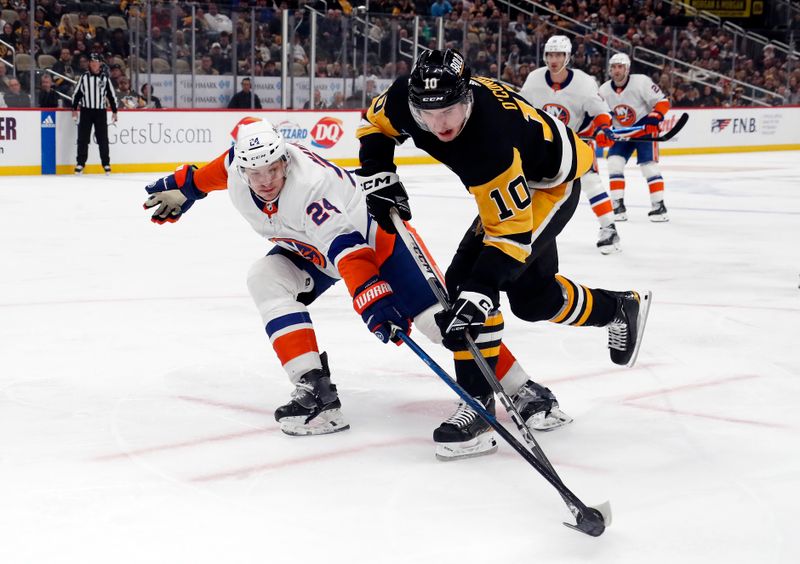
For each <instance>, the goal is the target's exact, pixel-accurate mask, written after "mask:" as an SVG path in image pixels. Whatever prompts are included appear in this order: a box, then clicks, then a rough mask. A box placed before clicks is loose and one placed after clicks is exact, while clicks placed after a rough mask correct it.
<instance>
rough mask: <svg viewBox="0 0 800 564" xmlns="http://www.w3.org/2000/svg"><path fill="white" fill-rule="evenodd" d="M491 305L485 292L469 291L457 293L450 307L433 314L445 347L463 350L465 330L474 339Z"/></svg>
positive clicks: (464, 347) (490, 309) (465, 342)
mask: <svg viewBox="0 0 800 564" xmlns="http://www.w3.org/2000/svg"><path fill="white" fill-rule="evenodd" d="M493 307H494V306H493V305H492V300H491V298H490V297H489V296H487V295H486V294H483V293H481V292H469V291H462V292H461V293H459V294H458V297H457V298H456V300H455V302H454V303H453V305H452V307H451V308H450V309H448V310H446V311H440V312H439V313H437V314H436V315H435V316H434V319H436V325H438V326H439V331H441V332H442V344H443V345H444V346H445V348H447V349H449V350H451V351H454V352H455V351H463V350H465V349H466V348H467V341H466V334H467V332H469V334H470V335H471V336H472V338H473V339H476V338H477V337H478V334H479V333H480V331H481V327H483V324H484V323H486V318H487V317H488V316H489V312H490V311H492V308H493Z"/></svg>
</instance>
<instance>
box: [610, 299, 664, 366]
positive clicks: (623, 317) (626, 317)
mask: <svg viewBox="0 0 800 564" xmlns="http://www.w3.org/2000/svg"><path fill="white" fill-rule="evenodd" d="M609 293H610V294H611V295H613V296H615V297H616V298H617V311H616V313H615V314H614V320H613V321H612V322H611V323H609V324H608V325H607V327H608V348H609V349H610V352H611V361H612V362H613V363H614V364H620V365H623V366H633V365H634V363H635V362H636V357H637V356H638V355H639V348H640V347H641V346H642V336H643V335H644V327H645V324H646V323H647V314H648V312H649V311H650V302H651V301H652V300H653V294H652V293H651V292H650V291H648V290H645V291H642V292H634V291H630V292H609Z"/></svg>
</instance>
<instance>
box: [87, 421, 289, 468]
mask: <svg viewBox="0 0 800 564" xmlns="http://www.w3.org/2000/svg"><path fill="white" fill-rule="evenodd" d="M276 431H278V428H277V427H274V428H272V429H248V430H247V431H240V432H239V433H229V434H227V435H217V436H215V437H205V438H202V439H192V440H189V441H181V442H178V443H170V444H166V445H159V446H153V447H147V448H140V449H136V450H129V451H126V452H118V453H115V454H104V455H103V456H97V457H95V458H94V459H93V460H96V461H98V462H104V461H107V460H116V459H119V458H128V457H131V456H139V455H142V454H151V453H154V452H162V451H165V450H175V449H179V448H187V447H194V446H199V445H204V444H209V443H221V442H225V441H232V440H235V439H241V438H244V437H251V436H253V435H265V434H268V433H275V432H276Z"/></svg>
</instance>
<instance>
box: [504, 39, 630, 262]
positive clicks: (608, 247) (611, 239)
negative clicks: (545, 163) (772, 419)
mask: <svg viewBox="0 0 800 564" xmlns="http://www.w3.org/2000/svg"><path fill="white" fill-rule="evenodd" d="M571 54H572V43H571V42H570V40H569V38H568V37H567V36H565V35H554V36H552V37H551V38H550V39H548V40H547V42H546V43H545V45H544V59H545V63H546V65H545V66H544V67H541V68H538V69H536V70H535V71H533V72H532V73H530V74H529V75H528V78H526V79H525V84H523V85H522V89H521V90H520V94H522V96H523V97H524V98H525V99H526V100H528V102H530V103H531V104H533V105H534V106H536V107H537V108H542V109H543V110H544V111H546V112H547V113H549V114H550V115H552V116H553V117H554V118H556V119H558V120H560V121H561V122H563V123H564V125H566V126H567V127H569V128H570V129H572V130H573V131H575V132H577V133H578V134H579V135H580V136H581V137H584V138H586V137H588V136H590V135H592V134H594V138H595V142H596V143H597V145H598V146H600V147H610V146H611V145H613V144H614V140H613V137H612V135H611V129H610V128H611V111H610V110H609V108H608V104H606V103H605V101H604V100H603V99H602V98H601V97H600V94H599V93H598V90H597V82H595V80H594V78H592V77H591V76H589V75H588V74H586V73H585V72H583V71H581V70H578V69H570V68H567V65H568V64H569V59H570V55H571ZM587 143H589V146H590V147H592V151H594V144H593V143H592V142H591V141H587ZM581 191H582V192H583V194H584V196H586V199H587V200H589V204H590V205H591V206H592V211H594V213H595V215H596V216H597V219H598V221H599V222H600V235H599V237H598V239H597V248H598V249H600V252H601V253H603V254H604V255H607V254H611V253H615V252H618V251H619V250H620V244H619V234H618V233H617V228H616V226H615V225H614V212H613V209H612V206H611V200H610V199H609V197H608V193H607V192H606V190H605V188H604V187H603V183H602V181H601V180H600V175H599V174H598V167H597V158H596V157H595V159H594V162H593V163H592V168H591V169H590V170H589V172H587V173H586V174H585V175H584V176H583V177H582V178H581Z"/></svg>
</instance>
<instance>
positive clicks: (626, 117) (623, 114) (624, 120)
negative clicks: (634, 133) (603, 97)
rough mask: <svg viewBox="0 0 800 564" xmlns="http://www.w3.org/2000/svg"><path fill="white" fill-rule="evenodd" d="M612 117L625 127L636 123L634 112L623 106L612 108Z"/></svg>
mask: <svg viewBox="0 0 800 564" xmlns="http://www.w3.org/2000/svg"><path fill="white" fill-rule="evenodd" d="M614 117H615V118H616V120H617V121H618V122H619V123H620V125H623V126H625V127H628V126H629V125H633V124H634V123H636V110H634V109H633V108H631V107H630V106H627V105H625V104H620V105H618V106H614Z"/></svg>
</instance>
